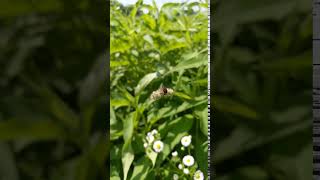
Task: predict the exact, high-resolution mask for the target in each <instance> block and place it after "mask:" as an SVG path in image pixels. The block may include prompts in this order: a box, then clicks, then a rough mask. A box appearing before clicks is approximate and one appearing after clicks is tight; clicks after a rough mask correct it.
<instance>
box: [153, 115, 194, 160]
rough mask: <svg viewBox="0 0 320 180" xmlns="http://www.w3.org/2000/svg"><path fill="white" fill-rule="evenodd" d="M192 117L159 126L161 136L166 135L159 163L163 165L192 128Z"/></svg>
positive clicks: (186, 116) (181, 118)
mask: <svg viewBox="0 0 320 180" xmlns="http://www.w3.org/2000/svg"><path fill="white" fill-rule="evenodd" d="M192 124H193V118H192V116H188V115H185V116H183V117H180V118H177V119H175V120H172V121H171V122H169V123H168V124H167V123H164V124H162V125H160V126H159V128H158V129H159V133H160V134H161V136H163V135H165V136H164V138H162V139H164V140H163V143H164V148H163V151H162V152H161V153H160V154H159V161H157V163H161V162H162V161H164V160H165V158H166V157H167V156H168V155H169V154H170V152H171V151H173V149H174V147H175V146H176V145H177V144H178V143H179V142H180V140H181V138H182V137H183V136H185V135H186V134H187V133H188V131H189V130H190V129H191V128H192Z"/></svg>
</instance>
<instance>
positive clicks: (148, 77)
mask: <svg viewBox="0 0 320 180" xmlns="http://www.w3.org/2000/svg"><path fill="white" fill-rule="evenodd" d="M162 73H163V71H160V72H154V73H149V74H147V75H145V76H144V77H143V78H142V79H141V80H140V81H139V83H138V85H137V87H136V88H135V90H134V93H135V95H138V94H139V93H141V91H142V90H143V89H144V88H145V87H147V86H148V85H149V84H150V83H151V82H152V81H153V80H154V79H156V78H157V77H159V76H160V75H161V74H162Z"/></svg>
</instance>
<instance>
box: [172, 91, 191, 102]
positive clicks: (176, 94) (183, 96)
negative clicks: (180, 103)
mask: <svg viewBox="0 0 320 180" xmlns="http://www.w3.org/2000/svg"><path fill="white" fill-rule="evenodd" d="M174 95H175V96H178V97H180V98H182V99H186V100H191V99H192V98H191V97H190V96H188V95H187V94H185V93H182V92H174Z"/></svg>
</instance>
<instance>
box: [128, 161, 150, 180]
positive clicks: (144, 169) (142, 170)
mask: <svg viewBox="0 0 320 180" xmlns="http://www.w3.org/2000/svg"><path fill="white" fill-rule="evenodd" d="M151 167H152V164H150V160H148V159H147V158H145V157H142V158H140V159H139V160H138V161H137V163H136V164H135V166H134V169H133V173H132V176H131V179H130V180H140V179H146V177H147V175H148V172H149V169H150V168H151Z"/></svg>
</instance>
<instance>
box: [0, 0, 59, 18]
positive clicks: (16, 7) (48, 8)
mask: <svg viewBox="0 0 320 180" xmlns="http://www.w3.org/2000/svg"><path fill="white" fill-rule="evenodd" d="M0 6H1V7H2V8H3V10H2V11H1V12H0V16H1V17H17V16H23V15H26V14H30V13H35V12H38V13H57V12H61V11H62V10H63V4H62V3H61V2H60V1H56V0H48V1H37V3H30V2H26V1H22V0H13V1H8V0H4V1H1V2H0Z"/></svg>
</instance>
